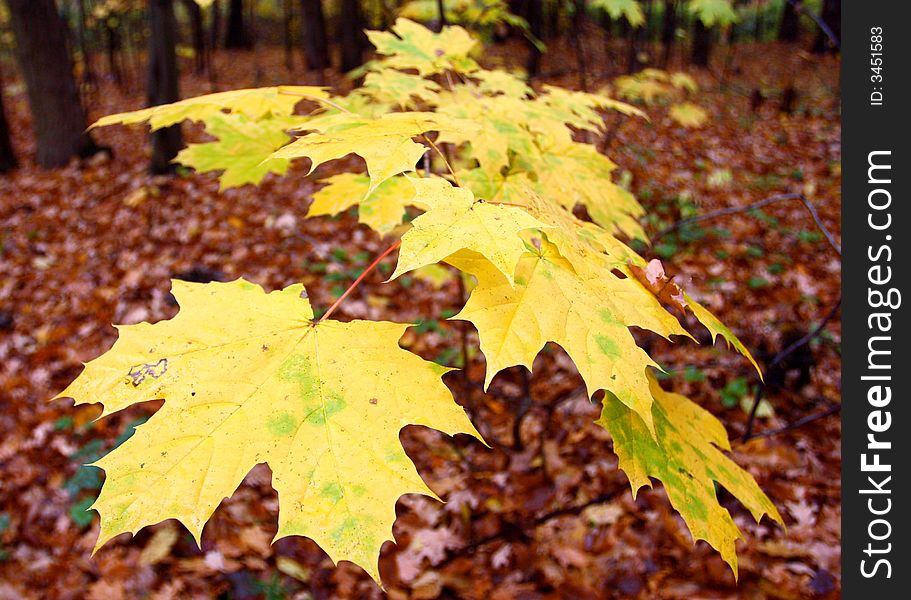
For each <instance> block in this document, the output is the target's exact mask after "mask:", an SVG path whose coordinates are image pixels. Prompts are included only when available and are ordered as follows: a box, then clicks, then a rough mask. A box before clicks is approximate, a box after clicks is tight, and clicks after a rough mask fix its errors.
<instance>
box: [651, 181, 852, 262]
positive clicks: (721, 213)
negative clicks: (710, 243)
mask: <svg viewBox="0 0 911 600" xmlns="http://www.w3.org/2000/svg"><path fill="white" fill-rule="evenodd" d="M784 200H800V201H801V202H802V203H803V205H804V206H805V207H806V208H807V211H809V213H810V216H811V217H813V221H815V222H816V226H817V227H818V228H819V230H820V231H821V232H822V234H823V235H824V236H825V237H826V240H828V242H829V245H830V246H831V247H832V249H833V250H835V252H836V253H837V254H838V255H839V256H841V245H840V244H839V243H838V242H836V241H835V237H834V236H833V235H832V234H831V233H830V232H829V230H828V229H826V226H825V225H823V223H822V220H820V218H819V213H818V212H816V207H815V206H813V203H812V202H810V201H809V200H807V198H806V196H804V195H803V194H779V195H777V196H770V197H769V198H765V199H764V200H759V201H758V202H753V203H752V204H747V205H746V206H738V207H731V208H722V209H719V210H713V211H711V212H707V213H704V214H701V215H697V216H695V217H692V218H690V219H683V220H682V221H677V222H676V223H674V224H673V225H669V226H667V227H665V228H664V229H662V230H661V231H659V232H658V233H657V234H656V235H654V236H653V237H652V241H653V242H654V241H655V240H659V239H661V238H662V237H664V236H666V235H667V234H669V233H671V232H672V231H676V230H678V229H680V228H681V227H684V226H686V225H689V224H691V223H699V222H701V221H708V220H709V219H716V218H718V217H725V216H728V215H734V214H737V213H744V212H749V211H751V210H756V209H759V208H762V207H763V206H768V205H769V204H773V203H775V202H782V201H784Z"/></svg>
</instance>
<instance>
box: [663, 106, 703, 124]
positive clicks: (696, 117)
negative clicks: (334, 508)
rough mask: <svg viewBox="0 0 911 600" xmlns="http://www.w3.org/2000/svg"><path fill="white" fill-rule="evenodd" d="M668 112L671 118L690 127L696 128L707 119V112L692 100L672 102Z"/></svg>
mask: <svg viewBox="0 0 911 600" xmlns="http://www.w3.org/2000/svg"><path fill="white" fill-rule="evenodd" d="M668 114H669V115H670V117H671V118H672V119H673V120H675V121H677V122H678V123H680V124H681V125H683V126H684V127H688V128H690V129H698V128H699V127H702V126H703V125H705V122H706V121H708V120H709V114H708V113H707V112H705V109H704V108H702V107H701V106H697V105H696V104H693V103H692V102H681V103H680V104H674V105H673V106H671V110H670V112H669V113H668Z"/></svg>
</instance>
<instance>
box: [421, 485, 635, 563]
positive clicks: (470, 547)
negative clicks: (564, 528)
mask: <svg viewBox="0 0 911 600" xmlns="http://www.w3.org/2000/svg"><path fill="white" fill-rule="evenodd" d="M623 489H625V488H623V487H620V488H619V489H616V490H613V491H610V492H607V493H605V494H601V495H600V496H596V497H594V498H592V499H591V500H587V501H585V502H582V503H580V504H575V505H573V506H567V507H564V508H558V509H556V510H553V511H551V512H548V513H545V514H543V515H541V516H539V517H536V518H535V519H533V520H532V521H531V522H524V523H512V522H509V521H507V522H505V524H504V525H505V526H504V527H503V528H502V529H500V530H499V531H498V532H496V533H492V534H490V535H486V536H484V537H482V538H480V539H477V540H475V541H473V542H471V543H469V544H466V545H465V546H462V547H461V548H458V549H457V550H454V551H453V552H452V553H450V554H449V555H448V556H447V557H446V558H445V559H444V560H443V561H441V562H439V563H437V564H436V565H434V566H435V567H440V566H441V565H444V564H447V563H449V562H452V561H453V560H455V559H456V558H458V557H459V556H463V555H465V554H471V553H472V552H474V551H475V550H477V549H478V548H480V547H481V546H485V545H487V544H490V543H491V542H496V541H498V540H503V539H508V538H510V537H526V538H527V537H528V533H529V532H530V531H532V530H534V529H536V528H537V527H539V526H541V525H543V524H545V523H547V522H548V521H552V520H553V519H556V518H558V517H565V516H569V515H578V514H580V513H581V512H582V511H584V510H585V509H586V508H588V507H589V506H594V505H595V504H603V503H605V502H610V501H611V500H613V499H614V498H616V497H617V495H618V494H620V493H621V492H622V491H623Z"/></svg>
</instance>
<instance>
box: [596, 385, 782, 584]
mask: <svg viewBox="0 0 911 600" xmlns="http://www.w3.org/2000/svg"><path fill="white" fill-rule="evenodd" d="M648 381H649V386H650V389H651V394H652V397H653V398H654V399H655V402H654V403H653V404H652V414H653V417H654V425H655V428H654V431H655V433H656V434H657V435H656V436H653V435H652V431H651V428H649V427H648V426H647V423H646V422H645V421H644V420H643V419H642V418H641V417H642V415H641V414H637V413H636V412H634V411H632V410H630V408H629V407H628V406H626V405H625V403H623V402H619V401H617V399H616V398H614V397H612V396H611V395H610V394H606V395H605V397H604V401H603V405H602V412H601V418H600V419H599V420H598V421H597V423H598V424H599V425H601V426H602V427H604V428H605V429H607V430H608V431H610V433H611V437H612V438H613V443H614V452H615V453H616V454H617V456H618V457H619V459H620V468H621V469H623V470H624V471H625V472H626V474H627V477H629V480H630V485H631V486H632V489H633V496H635V494H636V492H637V491H638V490H639V488H641V487H642V486H644V485H648V486H651V482H650V480H649V478H650V477H654V478H656V479H658V480H660V481H661V482H662V483H663V484H664V488H665V490H666V491H667V496H668V499H669V500H670V502H671V505H673V507H674V508H675V509H676V510H677V512H679V513H680V515H681V516H682V517H683V520H684V521H685V522H686V524H687V527H689V529H690V532H691V533H692V535H693V539H694V541H695V540H705V541H706V542H708V543H709V544H710V545H711V546H712V547H713V548H715V549H716V550H717V551H718V552H719V553H720V554H721V557H722V558H723V559H724V560H725V562H727V563H728V564H729V565H730V567H731V569H732V570H733V571H734V575H735V577H736V575H737V553H736V550H735V547H734V542H735V541H736V540H737V539H739V538H740V537H742V535H741V533H740V530H739V529H738V528H737V525H736V524H735V523H734V520H733V519H732V518H731V515H730V513H728V511H727V510H726V509H725V508H723V507H722V506H721V505H720V504H719V503H718V498H717V495H716V492H715V482H717V483H718V484H719V485H721V486H722V487H723V488H724V489H726V490H727V491H728V492H730V493H731V494H732V495H734V496H735V497H736V498H737V499H738V500H740V502H741V503H743V505H744V506H746V507H747V508H748V509H749V511H750V512H751V513H752V515H753V517H754V518H755V519H756V521H757V522H758V521H759V520H760V519H761V518H762V516H763V515H765V514H768V515H769V516H770V517H771V518H772V519H774V520H775V521H777V522H778V523H782V524H783V521H782V519H781V515H780V514H779V513H778V510H777V509H776V508H775V506H774V505H773V504H772V501H771V500H769V498H768V497H767V496H766V495H765V494H764V493H763V492H762V490H761V489H760V488H759V485H758V484H757V483H756V481H755V480H754V479H753V477H752V476H751V475H750V474H749V473H747V472H746V471H744V470H743V469H741V468H740V467H739V466H737V464H736V463H735V462H734V461H732V460H731V459H730V458H728V457H727V456H725V454H724V453H723V452H722V450H727V451H730V449H731V446H730V442H729V441H728V437H727V432H726V431H725V429H724V425H722V424H721V422H720V421H718V419H716V418H715V417H714V416H712V414H711V413H709V412H708V411H706V410H705V409H703V408H702V407H700V406H699V405H697V404H696V403H694V402H692V401H691V400H689V399H688V398H686V397H685V396H681V395H679V394H673V393H669V392H665V391H664V390H663V389H661V387H660V386H659V385H658V382H657V380H656V379H655V377H654V375H653V374H651V373H649V374H648Z"/></svg>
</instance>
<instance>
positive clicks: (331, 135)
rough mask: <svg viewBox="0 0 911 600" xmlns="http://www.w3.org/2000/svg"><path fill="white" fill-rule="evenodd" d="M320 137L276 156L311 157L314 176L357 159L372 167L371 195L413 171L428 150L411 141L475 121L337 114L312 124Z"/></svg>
mask: <svg viewBox="0 0 911 600" xmlns="http://www.w3.org/2000/svg"><path fill="white" fill-rule="evenodd" d="M304 128H307V129H316V131H317V132H316V133H310V134H306V135H304V136H302V137H299V138H297V139H296V140H295V141H293V142H291V143H290V144H288V145H287V146H285V147H283V148H281V149H279V150H278V151H276V152H275V153H273V154H272V158H279V159H282V158H299V157H307V158H309V159H310V160H311V163H312V164H311V166H310V173H312V172H313V170H314V169H316V167H318V166H319V165H321V164H323V163H324V162H327V161H330V160H334V159H337V158H342V157H343V156H347V155H348V154H357V155H358V156H360V157H361V158H363V159H364V162H365V163H367V173H368V174H369V175H370V191H373V190H374V189H376V187H377V186H379V185H380V184H381V183H383V182H384V181H386V180H387V179H389V178H390V177H392V176H393V175H398V174H399V173H406V172H409V171H413V170H414V168H415V164H416V163H417V162H418V160H420V158H421V157H422V156H423V155H424V152H426V151H427V146H424V145H423V144H418V143H416V142H415V141H414V140H413V139H412V138H413V137H414V136H417V135H421V134H423V133H426V132H429V131H441V132H442V131H449V130H457V131H474V130H476V129H477V125H475V124H474V123H471V122H470V121H463V120H459V119H453V118H450V117H446V116H442V115H438V114H435V113H422V112H407V113H390V114H385V115H382V116H381V117H379V118H376V119H372V118H369V117H362V116H360V115H356V114H353V113H335V114H332V115H328V116H327V117H326V118H324V119H319V118H317V119H315V120H313V121H310V122H308V123H307V124H306V125H305V126H304Z"/></svg>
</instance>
